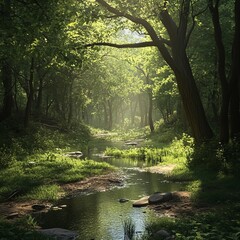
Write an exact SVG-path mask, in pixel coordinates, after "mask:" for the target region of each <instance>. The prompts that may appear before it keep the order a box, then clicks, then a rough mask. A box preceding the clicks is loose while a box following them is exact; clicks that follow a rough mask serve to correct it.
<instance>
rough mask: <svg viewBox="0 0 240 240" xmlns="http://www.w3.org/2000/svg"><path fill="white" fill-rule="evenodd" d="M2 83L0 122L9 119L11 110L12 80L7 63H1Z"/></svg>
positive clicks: (12, 102) (10, 70)
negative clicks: (2, 95)
mask: <svg viewBox="0 0 240 240" xmlns="http://www.w3.org/2000/svg"><path fill="white" fill-rule="evenodd" d="M2 82H3V88H4V97H3V108H2V111H1V115H0V121H3V120H5V119H7V118H9V117H10V116H11V115H12V110H13V104H14V101H13V79H12V69H11V66H10V65H9V63H8V62H6V61H3V63H2Z"/></svg>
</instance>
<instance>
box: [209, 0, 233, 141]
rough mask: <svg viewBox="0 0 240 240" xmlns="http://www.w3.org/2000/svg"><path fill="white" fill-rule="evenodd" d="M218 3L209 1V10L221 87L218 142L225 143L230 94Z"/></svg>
mask: <svg viewBox="0 0 240 240" xmlns="http://www.w3.org/2000/svg"><path fill="white" fill-rule="evenodd" d="M218 7H219V2H218V3H216V5H214V4H213V1H212V0H209V9H210V13H211V16H212V22H213V27H214V38H215V42H216V49H217V55H218V59H217V60H218V77H219V81H220V85H221V93H222V99H221V100H222V101H221V112H220V141H221V142H222V143H227V142H228V141H229V118H228V111H229V101H230V93H229V86H228V81H227V76H226V70H225V67H226V60H225V59H226V56H225V55H226V54H225V47H224V44H223V37H222V29H221V24H220V18H219V10H218Z"/></svg>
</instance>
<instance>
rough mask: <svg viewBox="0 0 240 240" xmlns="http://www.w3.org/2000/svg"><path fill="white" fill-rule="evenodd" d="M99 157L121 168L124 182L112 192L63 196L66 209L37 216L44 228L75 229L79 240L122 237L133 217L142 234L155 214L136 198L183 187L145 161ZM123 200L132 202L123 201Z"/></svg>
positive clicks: (60, 203)
mask: <svg viewBox="0 0 240 240" xmlns="http://www.w3.org/2000/svg"><path fill="white" fill-rule="evenodd" d="M95 160H98V161H106V162H108V163H110V164H112V165H114V166H116V167H118V168H119V169H120V171H121V173H122V174H123V176H124V184H123V185H122V186H117V187H114V188H112V189H110V190H108V191H103V192H95V193H91V194H81V195H78V196H75V197H72V198H65V199H62V200H61V201H60V202H59V205H66V207H65V208H62V209H61V210H58V211H54V210H50V211H49V212H47V213H41V214H40V215H39V216H37V221H38V222H39V224H40V226H41V227H43V228H65V229H70V230H75V231H77V232H78V234H79V239H84V240H93V239H94V240H101V239H104V240H113V239H114V240H118V239H119V240H120V239H121V240H122V239H123V236H124V229H123V223H124V221H126V220H127V219H131V220H132V221H133V222H134V224H135V225H136V234H137V235H141V234H142V233H143V231H144V228H145V223H146V222H147V220H149V218H151V215H152V214H153V213H152V212H151V211H150V210H149V209H148V208H146V207H142V208H134V207H133V206H132V201H133V200H136V199H139V198H141V197H143V196H146V195H150V194H152V193H154V192H171V191H178V190H181V189H182V187H183V184H181V183H171V182H168V181H166V180H164V177H163V175H161V174H158V173H151V172H149V171H145V170H144V168H145V166H144V164H143V162H138V161H136V160H131V159H113V158H104V159H102V158H99V157H97V156H95ZM119 199H129V201H127V202H124V203H121V202H120V201H119Z"/></svg>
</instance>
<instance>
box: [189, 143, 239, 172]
mask: <svg viewBox="0 0 240 240" xmlns="http://www.w3.org/2000/svg"><path fill="white" fill-rule="evenodd" d="M239 149H240V145H239V142H237V141H235V140H233V141H232V142H230V143H228V144H225V145H223V144H221V143H219V142H218V141H217V140H216V139H213V140H212V141H209V142H206V143H203V144H201V145H200V146H199V145H198V146H195V148H194V151H193V153H192V155H190V157H189V158H188V165H189V167H190V168H193V169H194V168H199V167H200V168H207V169H212V170H215V171H216V172H218V171H220V172H221V171H222V172H224V173H225V174H234V175H236V176H237V175H238V174H239V166H240V152H239Z"/></svg>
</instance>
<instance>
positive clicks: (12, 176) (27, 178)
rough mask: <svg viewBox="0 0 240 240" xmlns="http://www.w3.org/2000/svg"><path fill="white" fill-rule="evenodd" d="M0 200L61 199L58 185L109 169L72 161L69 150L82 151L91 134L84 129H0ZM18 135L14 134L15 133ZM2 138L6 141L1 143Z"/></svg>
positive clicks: (87, 162) (109, 167) (101, 164)
mask: <svg viewBox="0 0 240 240" xmlns="http://www.w3.org/2000/svg"><path fill="white" fill-rule="evenodd" d="M0 127H1V132H2V133H3V135H4V138H1V143H0V149H1V151H0V201H1V202H4V201H8V200H32V199H34V200H47V201H54V200H57V199H58V198H59V197H61V196H62V195H63V194H64V193H63V192H62V190H61V188H60V185H61V184H65V183H70V182H76V181H80V180H83V179H85V178H87V177H90V176H93V175H100V174H103V173H107V172H108V171H110V170H112V169H113V167H111V166H110V165H108V164H106V163H99V162H95V161H92V160H88V159H84V158H85V157H84V156H83V160H82V159H81V160H80V159H73V158H70V157H67V156H65V153H67V152H69V151H77V150H78V151H79V150H80V151H83V152H84V151H85V150H86V149H87V144H88V141H89V140H90V138H91V136H90V132H89V130H88V129H87V128H86V127H85V126H82V127H79V128H78V129H76V131H72V130H69V131H61V130H56V129H52V128H47V127H45V126H42V125H40V124H34V125H33V126H32V127H31V128H30V129H27V130H25V129H21V126H18V125H16V126H15V125H14V127H13V126H12V127H9V126H8V128H7V127H6V126H0ZM16 132H17V133H16ZM3 139H5V141H3Z"/></svg>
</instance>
